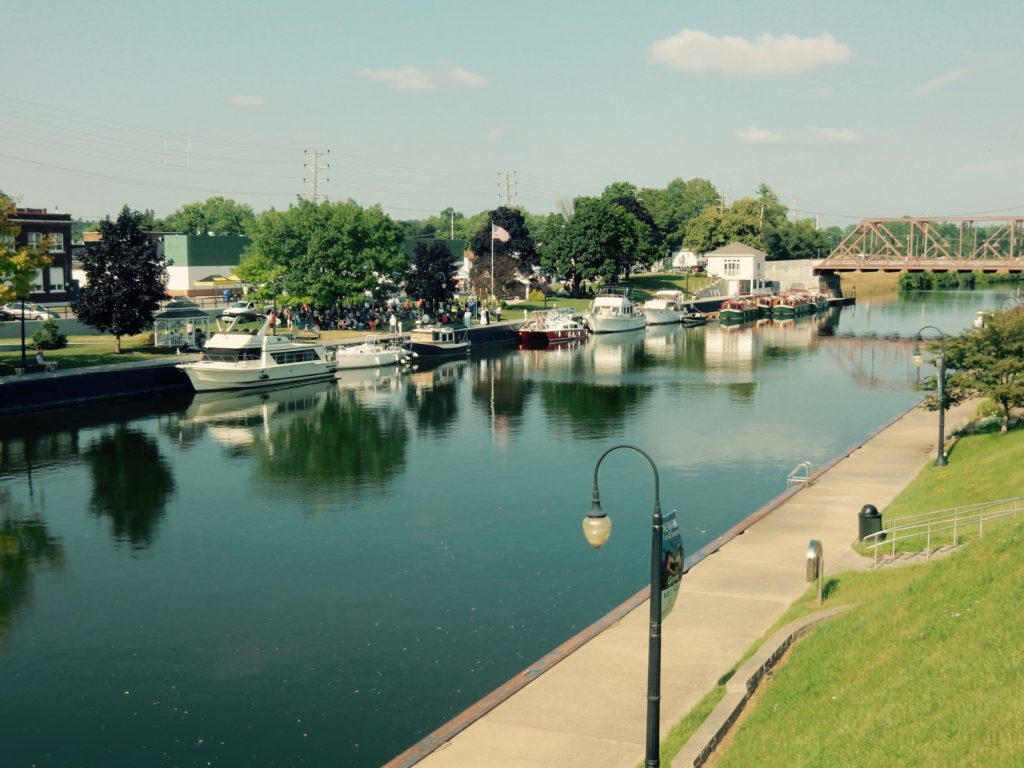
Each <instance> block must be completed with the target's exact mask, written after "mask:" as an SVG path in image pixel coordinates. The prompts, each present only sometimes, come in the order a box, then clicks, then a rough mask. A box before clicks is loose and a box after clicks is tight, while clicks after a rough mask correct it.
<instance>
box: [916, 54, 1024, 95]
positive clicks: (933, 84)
mask: <svg viewBox="0 0 1024 768" xmlns="http://www.w3.org/2000/svg"><path fill="white" fill-rule="evenodd" d="M1015 58H1016V57H1015V56H1014V55H1013V54H1010V53H994V54H992V55H990V56H986V57H985V58H984V59H981V60H980V61H976V62H974V63H973V64H968V65H967V66H964V67H957V68H956V69H951V70H949V71H948V72H943V73H942V74H941V75H939V76H938V77H933V78H932V79H931V80H928V81H926V82H924V83H922V84H921V85H919V86H917V92H918V93H931V92H932V91H938V90H941V89H943V88H946V87H948V86H950V85H955V84H956V83H960V82H963V81H964V80H969V79H970V78H972V77H977V76H978V75H983V74H985V73H986V72H991V71H992V70H993V69H999V68H1000V67H1003V66H1005V65H1007V64H1009V63H1010V62H1011V61H1013V60H1014V59H1015Z"/></svg>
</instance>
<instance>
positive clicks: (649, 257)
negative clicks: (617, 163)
mask: <svg viewBox="0 0 1024 768" xmlns="http://www.w3.org/2000/svg"><path fill="white" fill-rule="evenodd" d="M601 199H602V200H606V201H608V202H609V203H612V204H613V205H617V206H619V207H620V208H622V209H623V210H624V211H626V212H627V213H628V214H630V215H631V216H632V217H633V218H634V219H636V221H637V224H638V228H637V237H638V239H637V247H636V252H635V253H634V255H633V264H637V265H640V266H643V267H645V268H650V266H651V264H652V263H653V262H654V260H655V259H656V258H658V257H659V256H664V255H665V254H664V253H662V247H663V246H664V244H665V238H664V237H663V236H662V234H661V230H659V229H658V225H657V223H655V221H654V217H652V216H651V213H650V211H648V210H647V208H646V207H645V206H644V204H643V203H642V202H641V201H640V200H639V198H637V191H636V187H634V186H633V185H632V184H629V183H627V182H617V183H615V184H609V185H608V186H607V187H605V190H604V192H603V193H602V194H601ZM630 266H632V264H631V265H630Z"/></svg>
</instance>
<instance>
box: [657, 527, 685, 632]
mask: <svg viewBox="0 0 1024 768" xmlns="http://www.w3.org/2000/svg"><path fill="white" fill-rule="evenodd" d="M683 557H684V555H683V537H682V535H681V534H680V533H679V523H678V522H676V513H675V510H672V511H671V512H669V513H668V514H666V515H664V516H663V517H662V520H661V618H662V619H664V618H665V617H666V616H668V615H669V614H670V613H671V612H672V606H674V605H675V604H676V597H677V596H678V595H679V582H680V580H681V579H682V578H683Z"/></svg>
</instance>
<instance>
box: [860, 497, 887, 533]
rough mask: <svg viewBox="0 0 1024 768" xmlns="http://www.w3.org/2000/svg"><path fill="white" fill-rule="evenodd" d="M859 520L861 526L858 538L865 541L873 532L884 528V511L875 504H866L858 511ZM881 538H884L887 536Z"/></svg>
mask: <svg viewBox="0 0 1024 768" xmlns="http://www.w3.org/2000/svg"><path fill="white" fill-rule="evenodd" d="M857 522H858V523H859V528H860V532H859V534H858V538H859V539H860V540H861V541H864V539H866V538H867V537H868V536H870V535H871V534H873V533H878V532H879V531H881V530H882V513H881V512H879V511H878V508H877V507H876V506H875V505H874V504H865V505H864V506H863V507H861V509H860V512H858V513H857ZM881 538H883V539H884V538H885V536H882V537H881Z"/></svg>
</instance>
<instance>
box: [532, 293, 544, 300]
mask: <svg viewBox="0 0 1024 768" xmlns="http://www.w3.org/2000/svg"><path fill="white" fill-rule="evenodd" d="M530 301H532V302H537V301H544V292H543V291H530Z"/></svg>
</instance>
